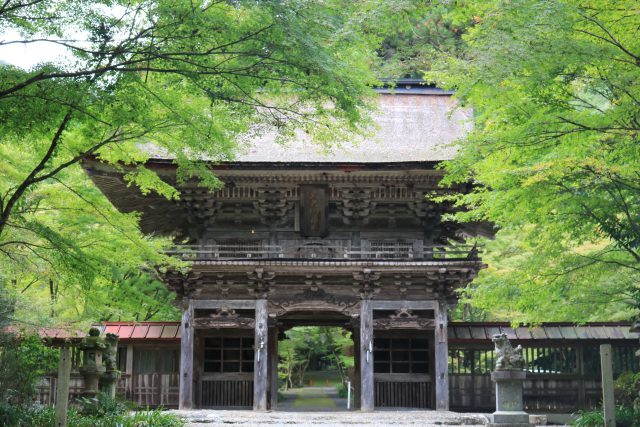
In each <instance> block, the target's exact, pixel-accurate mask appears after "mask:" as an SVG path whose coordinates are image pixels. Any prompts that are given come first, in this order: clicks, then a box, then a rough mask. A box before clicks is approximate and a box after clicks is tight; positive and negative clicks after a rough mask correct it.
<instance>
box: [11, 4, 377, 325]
mask: <svg viewBox="0 0 640 427" xmlns="http://www.w3.org/2000/svg"><path fill="white" fill-rule="evenodd" d="M383 5H384V2H380V1H376V0H367V1H362V2H357V3H354V2H350V1H344V0H330V1H308V0H290V1H286V2H283V1H261V2H255V1H248V0H247V1H242V0H241V1H234V2H209V1H200V2H193V1H179V2H176V1H164V0H149V1H142V2H134V3H131V2H126V1H115V2H114V1H110V0H105V1H101V2H88V1H37V2H20V1H8V2H4V3H3V4H2V5H0V26H2V28H3V29H5V30H7V31H14V32H16V33H18V34H19V35H20V37H21V38H19V39H17V40H3V41H0V48H2V46H3V45H5V44H11V43H23V44H26V45H30V44H32V43H35V42H36V41H37V40H43V39H44V40H47V42H48V43H51V44H54V45H58V46H65V47H66V48H67V49H68V52H69V56H68V57H67V58H63V59H61V60H60V61H57V62H56V63H52V64H40V65H37V66H36V67H34V68H33V69H30V70H22V69H18V68H15V67H12V66H6V65H1V66H0V121H1V122H2V127H0V157H1V158H2V159H3V161H2V162H1V163H0V177H1V178H0V266H1V268H0V281H2V282H3V283H4V286H5V287H8V288H11V290H12V291H13V293H14V294H15V295H17V297H18V301H17V306H16V311H15V316H14V317H17V318H21V319H22V320H27V319H28V320H29V321H32V322H36V323H42V322H46V321H47V320H46V319H43V318H42V317H46V316H50V317H53V318H58V319H78V318H85V319H92V320H99V319H111V320H117V319H119V318H120V317H121V316H123V317H124V318H131V317H134V318H136V319H138V320H145V319H150V318H154V317H165V318H166V317H171V316H173V314H174V312H173V311H172V309H171V307H170V306H168V304H167V302H168V301H169V299H170V295H169V294H168V293H167V292H166V291H165V290H164V288H163V287H162V285H161V283H160V282H158V280H157V279H156V277H155V276H156V275H155V271H157V270H158V269H163V268H166V267H167V266H169V265H173V266H174V267H175V266H176V265H175V262H174V261H172V260H170V259H169V258H167V257H165V256H164V255H163V253H162V249H163V248H164V247H166V245H167V244H168V243H169V239H166V240H163V239H160V238H156V237H145V236H142V235H141V234H140V232H139V231H138V229H137V217H136V215H135V214H126V215H125V214H121V213H118V212H116V211H115V209H113V207H111V206H110V204H109V203H108V202H107V201H106V200H105V198H104V197H102V196H101V195H100V194H99V193H98V192H97V190H96V189H95V188H94V187H93V186H92V185H91V182H90V180H89V179H88V178H87V177H86V176H84V175H83V173H82V171H81V170H80V168H79V166H78V164H79V163H80V162H81V160H82V159H83V158H85V157H86V156H95V157H97V158H98V159H100V160H101V161H104V162H108V163H110V164H112V165H113V166H115V167H116V168H118V169H120V170H121V171H123V172H124V173H125V174H126V179H127V181H128V182H129V183H130V185H135V186H138V187H139V188H140V189H141V190H142V192H143V193H148V192H157V193H159V194H161V195H163V196H165V197H168V198H171V199H179V197H180V195H179V193H178V191H177V190H176V189H175V188H174V187H173V186H172V185H171V183H167V182H165V181H163V180H161V179H160V178H159V177H158V176H157V175H156V174H155V173H153V172H152V171H150V170H147V169H145V167H144V163H145V161H146V160H147V159H148V158H149V157H151V156H153V155H156V156H162V157H168V158H172V159H174V162H175V163H176V165H177V166H178V171H177V178H178V181H179V182H185V181H188V180H194V181H196V182H199V183H200V184H201V185H204V186H207V187H216V186H218V185H219V182H218V181H217V180H216V179H215V177H214V176H213V175H212V174H211V172H210V170H209V169H208V167H207V166H206V164H204V163H203V160H211V161H223V160H230V159H233V158H234V155H235V154H236V152H237V147H238V140H239V138H240V137H244V138H247V137H252V136H256V135H259V134H262V133H265V132H275V133H276V134H277V135H278V138H279V139H281V140H284V139H287V138H291V137H293V136H294V135H299V134H300V133H306V134H308V135H309V136H310V137H311V138H312V139H314V140H316V141H317V142H318V143H320V144H326V145H327V146H331V145H334V144H337V143H340V142H341V141H343V140H344V139H345V138H350V137H354V136H355V135H358V134H361V133H363V132H364V129H365V128H366V127H367V126H368V124H369V111H370V110H371V109H372V102H371V101H372V99H373V97H372V92H371V90H370V87H371V86H372V85H373V84H374V83H375V79H374V77H373V73H372V72H371V71H370V64H371V62H372V61H373V58H374V57H375V48H376V47H377V46H378V43H379V40H380V39H381V37H383V35H382V31H381V30H379V31H371V28H370V27H369V26H368V25H371V24H372V22H370V20H369V18H370V17H374V18H375V17H376V16H378V17H379V15H376V14H375V13H374V12H376V13H377V11H378V10H379V9H380V8H381V7H383ZM364 23H367V25H365V24H364ZM132 272H135V273H132ZM36 306H41V307H43V306H44V307H48V308H49V309H47V310H42V309H40V310H35V309H34V307H36Z"/></svg>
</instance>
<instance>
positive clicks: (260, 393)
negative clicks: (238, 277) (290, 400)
mask: <svg viewBox="0 0 640 427" xmlns="http://www.w3.org/2000/svg"><path fill="white" fill-rule="evenodd" d="M267 321H268V312H267V300H266V299H264V298H260V299H258V300H256V326H255V340H254V348H255V352H254V353H255V355H254V359H253V366H254V369H253V410H254V411H266V410H267V384H268V383H269V378H268V373H267V367H268V366H269V365H268V352H267V349H268V345H269V342H268V341H269V340H268V327H267Z"/></svg>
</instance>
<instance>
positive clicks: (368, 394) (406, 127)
mask: <svg viewBox="0 0 640 427" xmlns="http://www.w3.org/2000/svg"><path fill="white" fill-rule="evenodd" d="M420 83H421V82H417V81H410V80H407V81H403V82H401V86H400V87H399V88H397V89H396V90H395V91H394V92H393V93H391V91H389V90H386V89H380V90H379V92H380V97H379V100H380V113H379V114H378V116H377V122H378V125H379V128H378V130H377V135H376V136H374V137H371V138H370V139H369V140H366V141H362V142H361V143H360V144H359V145H358V144H351V143H345V144H343V145H342V146H341V147H340V148H339V149H337V150H335V151H333V152H327V151H326V150H323V151H321V150H319V149H318V147H314V146H313V144H312V143H311V142H310V141H308V140H306V139H305V138H304V137H301V138H299V139H298V140H296V141H292V142H291V143H290V144H289V145H286V146H284V145H281V144H278V143H277V142H276V141H275V140H274V139H273V138H271V139H270V137H269V135H266V136H263V137H261V138H258V139H256V140H254V141H251V142H250V143H249V145H248V146H247V147H243V149H242V150H244V151H242V150H241V151H240V152H239V153H238V156H237V157H236V159H235V160H234V161H231V162H230V161H223V162H210V163H209V167H210V168H211V169H212V170H213V171H214V172H215V173H216V175H217V176H218V178H219V179H220V180H221V182H223V183H224V186H223V187H222V188H219V189H216V190H210V189H207V188H203V187H201V186H199V185H198V183H197V182H187V183H184V182H180V181H179V180H178V178H177V177H176V164H175V161H174V159H172V158H167V157H165V158H157V157H156V158H151V159H149V160H148V161H147V163H146V164H145V167H146V168H147V169H148V170H151V171H153V172H155V173H156V174H157V175H158V176H159V177H160V178H161V179H162V180H163V181H165V182H166V183H168V184H170V185H173V186H175V187H176V188H178V189H179V190H180V192H181V196H180V200H178V201H175V200H173V201H170V200H166V199H164V198H162V197H159V196H157V195H142V194H141V192H140V191H139V190H138V189H136V188H134V187H133V186H130V185H129V183H128V181H127V180H126V178H125V177H124V176H123V174H124V173H126V171H127V166H126V165H123V167H122V168H121V169H115V168H113V167H110V166H108V165H105V164H103V163H101V162H100V161H99V160H98V159H97V158H87V159H85V160H84V163H83V165H84V168H85V170H86V172H87V173H88V174H89V175H90V176H91V178H92V179H93V181H94V182H95V183H96V185H97V186H98V188H100V189H101V191H102V192H103V193H104V194H105V195H106V196H107V197H108V198H109V200H110V201H111V202H112V203H113V204H114V205H115V206H116V207H117V208H118V209H120V210H121V211H123V212H131V211H137V212H140V213H141V227H142V229H143V231H144V232H148V233H154V234H161V233H164V234H170V235H173V236H177V237H178V239H177V241H181V242H184V241H188V243H189V244H188V245H177V246H176V247H175V248H174V249H173V250H172V251H171V253H172V254H173V255H175V256H177V257H180V258H181V259H183V260H185V261H188V262H189V263H190V269H189V271H188V272H186V273H185V272H183V271H170V272H167V273H166V275H165V277H164V280H165V282H166V283H167V285H168V286H169V287H170V288H171V289H173V290H175V292H176V293H177V295H178V299H179V302H180V303H181V305H182V307H183V318H182V328H183V333H182V339H181V350H180V389H179V407H180V408H183V409H188V408H195V407H219V406H225V407H227V406H238V407H243V406H249V405H250V406H252V407H253V408H254V409H256V410H266V409H267V408H269V407H275V405H276V396H277V393H276V390H275V384H276V379H277V372H276V368H275V366H276V363H277V362H276V358H277V353H276V352H277V346H275V345H274V344H275V342H276V338H275V337H277V336H278V334H279V331H282V330H284V329H286V328H287V327H292V326H296V325H302V324H307V323H308V322H309V319H313V321H314V322H319V323H327V324H336V325H341V326H343V327H345V328H348V329H349V330H351V331H352V332H353V336H354V337H355V339H356V341H357V345H356V347H357V349H356V350H357V353H358V356H357V357H358V361H357V364H358V369H357V372H358V377H359V378H358V381H357V382H358V390H359V398H360V399H359V400H360V407H361V409H362V410H365V411H368V410H372V409H373V408H374V407H375V406H376V404H377V405H378V406H418V407H425V408H436V409H448V408H449V392H448V375H447V351H448V350H447V310H448V309H449V307H450V306H451V304H454V303H455V301H456V294H455V289H457V288H458V287H461V286H465V285H466V284H468V283H469V282H470V281H471V280H472V279H473V278H474V277H475V276H476V275H477V273H478V271H479V270H480V269H481V268H483V264H482V261H481V260H480V259H479V257H478V250H477V248H475V247H472V246H467V245H465V244H464V241H465V238H466V237H467V236H470V235H475V234H478V233H484V234H488V233H491V227H490V226H488V225H486V224H471V225H460V224H455V223H452V222H448V221H447V220H446V219H445V217H444V216H445V215H446V214H448V213H452V212H455V210H456V209H455V208H454V207H453V206H452V205H451V204H448V203H436V202H434V201H432V200H430V199H429V198H428V196H429V195H431V194H433V193H438V194H442V192H443V190H442V189H441V188H440V187H439V186H438V184H439V181H440V180H441V178H442V175H443V172H442V171H441V170H440V169H438V168H437V165H438V163H439V162H440V161H442V160H446V159H449V158H451V156H452V154H453V153H454V151H453V150H452V149H451V148H450V147H449V146H448V144H451V143H452V142H454V141H455V140H456V139H458V138H459V137H461V136H463V135H464V133H465V132H466V130H467V129H468V128H469V126H470V125H471V123H470V118H471V112H470V111H469V110H466V109H457V108H455V107H456V105H455V101H454V100H453V98H452V97H451V94H450V93H448V92H445V91H442V90H439V89H437V88H433V87H427V86H422V85H421V84H420ZM449 113H451V114H449ZM468 190H469V186H467V185H460V186H457V187H454V188H450V189H447V191H452V192H464V191H468ZM397 331H402V334H403V336H406V341H396V340H395V339H388V338H384V336H386V335H385V334H389V333H390V332H393V336H395V335H396V334H395V332H397ZM378 337H379V338H378ZM376 342H380V343H383V342H385V343H389V345H390V347H388V348H385V349H383V348H379V349H378V348H377V347H376ZM405 345H408V346H409V347H406V348H405V347H403V346H405ZM405 351H409V352H410V353H407V354H411V355H412V356H411V357H413V358H414V359H415V360H414V359H410V360H407V361H405V360H401V359H400V358H401V357H402V355H403V354H404V353H405ZM376 354H377V358H376ZM383 357H389V358H390V360H389V362H388V363H387V362H385V361H383V360H382V358H383ZM399 396H411V397H407V398H402V399H400V397H399ZM398 399H400V400H398ZM412 399H413V400H412ZM416 399H417V400H416Z"/></svg>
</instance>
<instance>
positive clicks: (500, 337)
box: [491, 334, 524, 370]
mask: <svg viewBox="0 0 640 427" xmlns="http://www.w3.org/2000/svg"><path fill="white" fill-rule="evenodd" d="M491 341H493V342H494V344H495V345H496V370H512V369H523V368H524V359H523V357H522V346H517V347H516V348H513V347H512V346H511V343H510V342H509V338H507V335H506V334H497V335H494V336H493V338H492V339H491Z"/></svg>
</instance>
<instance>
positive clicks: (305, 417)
mask: <svg viewBox="0 0 640 427" xmlns="http://www.w3.org/2000/svg"><path fill="white" fill-rule="evenodd" d="M170 412H172V413H174V414H176V415H178V416H180V417H182V418H184V419H185V420H187V422H188V424H187V425H188V426H189V427H213V426H227V427H229V426H236V425H237V426H242V427H245V426H246V427H249V426H265V425H268V426H313V427H316V426H322V427H329V426H350V425H355V426H365V425H366V426H393V427H405V426H412V427H416V426H453V425H466V426H481V425H486V424H487V422H488V421H487V418H486V416H485V415H481V414H464V413H458V412H439V411H438V412H437V411H416V410H410V409H407V410H394V411H375V412H369V413H362V412H359V411H353V412H347V411H343V412H287V411H273V412H271V411H269V412H253V411H224V410H193V411H170Z"/></svg>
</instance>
